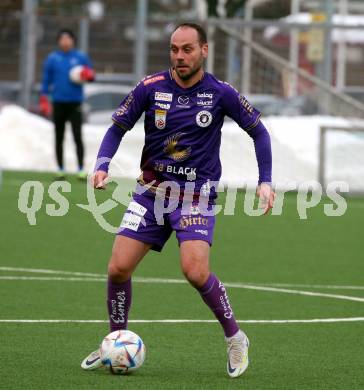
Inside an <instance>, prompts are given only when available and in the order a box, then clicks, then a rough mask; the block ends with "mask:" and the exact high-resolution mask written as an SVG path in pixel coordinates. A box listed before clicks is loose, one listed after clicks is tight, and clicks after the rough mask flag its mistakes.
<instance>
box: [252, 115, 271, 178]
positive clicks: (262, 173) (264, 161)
mask: <svg viewBox="0 0 364 390" xmlns="http://www.w3.org/2000/svg"><path fill="white" fill-rule="evenodd" d="M248 134H249V135H250V137H252V139H253V141H254V147H255V155H256V157H257V162H258V169H259V181H258V184H261V183H271V182H272V148H271V142H270V136H269V133H268V130H267V129H266V128H265V126H264V125H263V123H262V122H261V121H259V122H258V124H257V125H256V126H254V127H253V128H252V129H251V130H250V131H249V132H248Z"/></svg>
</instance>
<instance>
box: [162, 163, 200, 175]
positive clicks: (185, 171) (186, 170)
mask: <svg viewBox="0 0 364 390" xmlns="http://www.w3.org/2000/svg"><path fill="white" fill-rule="evenodd" d="M196 169H197V168H191V167H179V168H178V167H176V166H174V165H167V169H166V171H167V173H173V174H174V175H186V176H189V175H192V176H194V177H196Z"/></svg>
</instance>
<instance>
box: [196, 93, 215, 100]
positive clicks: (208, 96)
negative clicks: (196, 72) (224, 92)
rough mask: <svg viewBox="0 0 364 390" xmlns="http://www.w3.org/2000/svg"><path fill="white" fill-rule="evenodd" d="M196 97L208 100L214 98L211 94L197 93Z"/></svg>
mask: <svg viewBox="0 0 364 390" xmlns="http://www.w3.org/2000/svg"><path fill="white" fill-rule="evenodd" d="M197 97H198V98H209V99H212V98H213V97H214V94H213V93H206V92H202V93H197Z"/></svg>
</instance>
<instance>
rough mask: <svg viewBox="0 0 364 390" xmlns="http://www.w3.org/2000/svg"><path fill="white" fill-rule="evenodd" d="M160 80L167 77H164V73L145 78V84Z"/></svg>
mask: <svg viewBox="0 0 364 390" xmlns="http://www.w3.org/2000/svg"><path fill="white" fill-rule="evenodd" d="M160 80H165V77H164V76H163V75H159V76H154V77H151V78H150V79H146V80H144V81H143V84H144V85H148V84H153V83H155V82H156V81H160Z"/></svg>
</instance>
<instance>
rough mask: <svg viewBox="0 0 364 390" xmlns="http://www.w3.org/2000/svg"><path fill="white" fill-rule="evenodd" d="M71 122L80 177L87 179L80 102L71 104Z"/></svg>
mask: <svg viewBox="0 0 364 390" xmlns="http://www.w3.org/2000/svg"><path fill="white" fill-rule="evenodd" d="M69 119H70V122H71V127H72V134H73V139H74V141H75V144H76V153H77V161H78V169H79V178H80V179H86V174H85V172H84V171H83V159H84V146H83V140H82V106H81V104H79V103H72V104H70V117H69Z"/></svg>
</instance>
